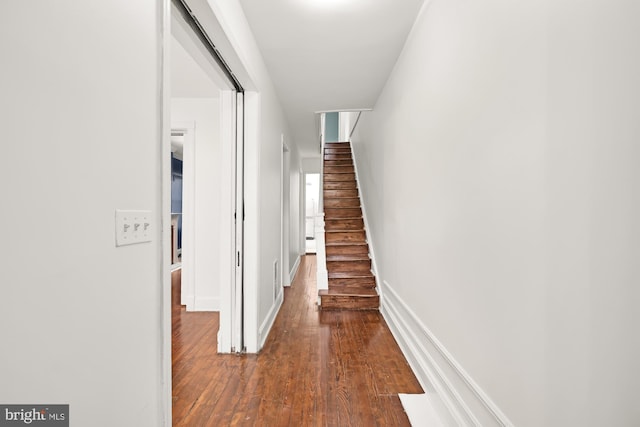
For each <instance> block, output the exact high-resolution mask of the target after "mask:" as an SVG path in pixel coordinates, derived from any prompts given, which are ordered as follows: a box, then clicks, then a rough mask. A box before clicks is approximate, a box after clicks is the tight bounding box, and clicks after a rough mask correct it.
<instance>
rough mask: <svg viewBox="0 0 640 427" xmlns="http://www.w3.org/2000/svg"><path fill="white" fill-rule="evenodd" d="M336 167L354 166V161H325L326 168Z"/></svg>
mask: <svg viewBox="0 0 640 427" xmlns="http://www.w3.org/2000/svg"><path fill="white" fill-rule="evenodd" d="M334 166H353V161H351V159H342V160H325V161H324V167H325V168H327V167H334Z"/></svg>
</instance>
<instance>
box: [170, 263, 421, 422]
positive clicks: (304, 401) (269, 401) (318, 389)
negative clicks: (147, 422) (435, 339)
mask: <svg viewBox="0 0 640 427" xmlns="http://www.w3.org/2000/svg"><path fill="white" fill-rule="evenodd" d="M315 272H316V264H315V256H314V255H306V256H304V257H303V258H302V261H301V263H300V268H299V270H298V274H297V276H296V278H295V280H294V282H293V283H292V285H291V287H290V288H286V289H285V299H284V304H283V306H282V309H281V310H280V313H279V314H278V317H277V318H276V321H275V323H274V326H273V329H272V330H271V333H270V334H269V338H268V339H267V342H266V344H265V346H264V348H263V350H262V351H261V352H260V354H259V355H225V354H222V355H221V354H217V353H216V349H217V332H218V327H219V317H218V313H188V312H186V311H185V309H184V308H183V307H182V306H180V271H179V270H178V271H176V272H174V273H173V274H172V287H173V292H172V296H173V298H172V299H173V342H172V348H173V359H172V364H173V425H174V426H176V427H179V426H189V427H193V426H197V427H200V426H235V425H238V426H409V420H408V419H407V416H406V414H405V412H404V410H403V408H402V404H401V403H400V399H399V398H398V393H422V389H421V387H420V385H419V384H418V381H417V380H416V378H415V376H414V375H413V373H412V372H411V370H410V368H409V365H408V364H407V362H406V360H405V358H404V357H403V355H402V353H401V352H400V349H399V348H398V345H397V344H396V342H395V340H394V338H393V336H392V335H391V332H390V331H389V328H388V327H387V325H386V323H385V321H384V319H383V318H382V316H381V315H380V313H379V312H377V311H320V310H318V307H317V305H316V299H317V295H318V293H317V290H316V279H315Z"/></svg>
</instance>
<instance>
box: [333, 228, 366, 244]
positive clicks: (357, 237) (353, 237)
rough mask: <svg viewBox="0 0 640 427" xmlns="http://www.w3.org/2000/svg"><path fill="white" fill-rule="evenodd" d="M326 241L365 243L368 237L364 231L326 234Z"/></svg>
mask: <svg viewBox="0 0 640 427" xmlns="http://www.w3.org/2000/svg"><path fill="white" fill-rule="evenodd" d="M324 239H325V242H327V243H350V242H364V241H365V239H366V237H365V234H364V231H345V232H340V231H338V232H333V233H325V234H324Z"/></svg>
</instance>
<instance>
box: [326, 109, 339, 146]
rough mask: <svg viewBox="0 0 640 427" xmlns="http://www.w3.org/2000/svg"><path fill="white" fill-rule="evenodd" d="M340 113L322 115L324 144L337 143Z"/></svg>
mask: <svg viewBox="0 0 640 427" xmlns="http://www.w3.org/2000/svg"><path fill="white" fill-rule="evenodd" d="M339 120H340V113H325V115H324V140H325V142H338V138H339V136H340V133H339V132H338V126H339Z"/></svg>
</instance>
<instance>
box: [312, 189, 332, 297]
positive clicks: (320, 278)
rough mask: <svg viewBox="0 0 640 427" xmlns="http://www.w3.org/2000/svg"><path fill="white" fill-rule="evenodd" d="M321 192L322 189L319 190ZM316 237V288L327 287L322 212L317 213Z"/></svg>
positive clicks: (319, 289) (327, 274) (322, 288)
mask: <svg viewBox="0 0 640 427" xmlns="http://www.w3.org/2000/svg"><path fill="white" fill-rule="evenodd" d="M320 193H322V191H320ZM315 239H316V289H317V291H318V292H320V291H321V290H326V289H329V272H328V271H327V254H326V247H325V245H324V213H318V220H317V221H316V230H315ZM320 302H321V301H320V296H319V295H318V305H321V304H320Z"/></svg>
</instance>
